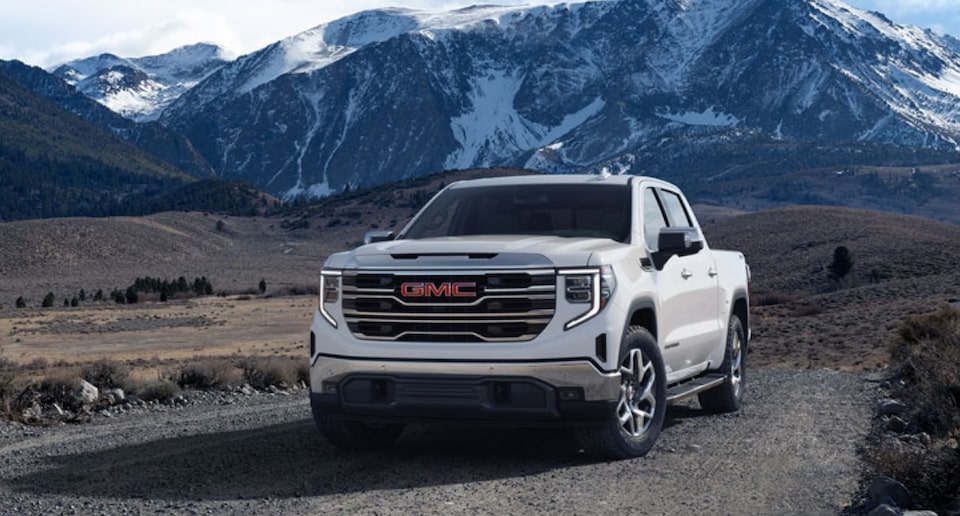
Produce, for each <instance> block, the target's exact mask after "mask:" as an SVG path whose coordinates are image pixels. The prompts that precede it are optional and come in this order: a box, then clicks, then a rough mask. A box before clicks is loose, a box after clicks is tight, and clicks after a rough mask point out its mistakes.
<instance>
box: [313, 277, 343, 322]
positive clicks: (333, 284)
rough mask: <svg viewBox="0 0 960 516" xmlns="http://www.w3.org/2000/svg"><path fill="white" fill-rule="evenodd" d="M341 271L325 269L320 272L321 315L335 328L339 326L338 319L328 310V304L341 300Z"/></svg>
mask: <svg viewBox="0 0 960 516" xmlns="http://www.w3.org/2000/svg"><path fill="white" fill-rule="evenodd" d="M341 275H342V273H341V272H340V271H323V272H321V273H320V289H319V293H320V299H319V302H318V309H319V310H320V315H322V316H323V318H324V319H326V320H327V322H328V323H330V325H331V326H333V327H334V328H336V327H337V320H336V319H334V318H333V315H331V314H330V312H328V311H327V306H326V305H328V304H336V303H338V302H340V276H341Z"/></svg>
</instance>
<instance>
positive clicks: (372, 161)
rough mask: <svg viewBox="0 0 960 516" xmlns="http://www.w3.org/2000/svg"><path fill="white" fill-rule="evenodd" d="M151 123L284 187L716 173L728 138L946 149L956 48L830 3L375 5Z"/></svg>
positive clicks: (226, 167) (260, 56)
mask: <svg viewBox="0 0 960 516" xmlns="http://www.w3.org/2000/svg"><path fill="white" fill-rule="evenodd" d="M160 120H161V122H163V123H164V124H166V125H167V126H169V127H171V128H173V129H175V130H177V131H180V132H182V133H183V134H185V135H186V136H187V137H188V138H189V139H190V140H191V141H192V142H193V143H194V145H195V146H196V147H197V149H198V150H199V151H200V152H201V153H202V154H203V155H204V156H205V157H206V159H207V160H208V161H209V162H210V163H211V165H212V166H213V167H214V168H215V169H216V170H218V171H219V173H220V174H221V175H222V176H225V177H237V178H242V179H246V180H249V181H251V182H253V183H254V184H256V185H258V186H260V187H261V188H264V189H266V190H268V191H271V192H274V193H279V194H287V195H293V194H297V193H301V192H309V193H312V194H317V195H322V194H325V193H329V192H330V191H338V190H340V189H341V188H343V187H344V186H345V185H351V186H354V187H356V186H370V185H375V184H379V183H382V182H386V181H390V180H395V179H400V178H405V177H412V176H417V175H422V174H427V173H431V172H437V171H441V170H444V169H452V168H468V167H478V166H494V165H513V166H527V167H530V168H536V169H541V170H549V171H556V172H568V171H575V170H582V169H589V168H591V167H596V166H599V165H603V166H608V167H612V168H613V169H614V170H619V171H627V170H629V171H630V172H631V173H656V174H657V175H660V176H666V177H668V178H669V173H670V170H671V167H674V166H676V163H677V162H680V161H683V160H685V159H686V160H690V159H693V158H691V156H694V157H696V159H697V161H698V163H703V164H702V166H701V168H702V169H703V172H702V173H703V174H718V173H721V172H722V171H721V170H718V169H717V168H716V166H714V165H713V164H712V163H711V161H710V155H709V153H710V152H711V149H715V148H716V147H717V146H718V145H728V144H730V143H738V142H740V143H742V142H749V141H762V142H785V141H786V142H792V141H796V142H814V143H818V142H819V143H831V144H832V143H856V142H868V143H870V142H874V143H889V144H896V145H904V146H914V147H927V148H934V149H945V150H951V151H952V150H956V149H957V148H958V146H960V42H958V41H957V40H956V39H953V38H951V37H949V36H942V35H938V34H935V33H932V32H929V31H925V30H921V29H918V28H914V27H904V26H900V25H897V24H894V23H892V22H890V21H889V20H887V19H886V18H884V17H883V16H882V15H879V14H876V13H867V12H864V11H860V10H857V9H854V8H852V7H850V6H848V5H846V4H844V3H842V2H840V1H838V0H621V1H599V2H588V3H578V4H561V5H556V6H552V7H547V6H543V7H522V8H517V7H471V8H466V9H461V10H456V11H451V12H441V13H430V12H423V11H412V10H403V9H387V10H377V11H368V12H363V13H360V14H357V15H354V16H350V17H347V18H343V19H341V20H338V21H335V22H332V23H330V24H327V25H321V26H319V27H316V28H314V29H312V30H309V31H306V32H304V33H301V34H298V35H295V36H293V37H291V38H288V39H285V40H282V41H280V42H277V43H275V44H273V45H270V46H268V47H266V48H264V49H262V50H260V51H258V52H255V53H252V54H249V55H247V56H243V57H241V58H239V59H237V60H236V61H234V62H231V63H228V64H225V65H223V66H221V67H219V68H218V69H216V71H214V72H213V73H211V74H210V75H209V77H207V78H206V79H205V80H203V81H202V82H200V83H199V84H197V85H196V86H195V87H194V88H192V89H190V90H189V91H187V92H186V93H184V94H183V95H182V96H180V97H179V98H178V99H177V100H176V101H175V102H173V103H172V104H171V105H170V107H169V108H167V109H166V110H165V111H164V112H163V114H162V116H161V118H160Z"/></svg>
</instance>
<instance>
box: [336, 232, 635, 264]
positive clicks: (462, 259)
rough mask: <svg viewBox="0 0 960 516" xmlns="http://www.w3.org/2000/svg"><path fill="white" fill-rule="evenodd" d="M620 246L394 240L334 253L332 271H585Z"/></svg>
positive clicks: (518, 238) (540, 239) (576, 241)
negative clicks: (601, 255)
mask: <svg viewBox="0 0 960 516" xmlns="http://www.w3.org/2000/svg"><path fill="white" fill-rule="evenodd" d="M623 246H624V244H621V243H619V242H615V241H613V240H609V239H601V238H562V237H552V236H525V235H508V236H489V235H484V236H466V237H445V238H430V239H423V240H395V241H391V242H379V243H376V244H370V245H365V246H363V247H359V248H357V249H355V250H353V251H348V252H344V253H337V254H334V255H331V256H330V258H328V259H327V263H326V265H325V267H328V268H334V269H356V268H360V269H367V268H369V269H391V270H393V269H423V268H434V269H464V268H467V269H473V268H496V269H505V268H507V269H517V268H543V267H584V266H587V265H594V264H591V258H592V257H594V255H595V254H597V253H600V252H602V251H606V250H612V249H618V248H621V247H623Z"/></svg>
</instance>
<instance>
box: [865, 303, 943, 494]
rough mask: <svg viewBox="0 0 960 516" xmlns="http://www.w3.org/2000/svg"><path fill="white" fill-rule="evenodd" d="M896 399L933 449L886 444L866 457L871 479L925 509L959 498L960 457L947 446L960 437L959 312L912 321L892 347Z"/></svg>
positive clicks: (914, 430) (890, 440)
mask: <svg viewBox="0 0 960 516" xmlns="http://www.w3.org/2000/svg"><path fill="white" fill-rule="evenodd" d="M891 357H892V360H893V363H894V364H896V366H895V367H896V377H895V380H896V381H894V382H891V383H892V384H893V386H894V387H893V392H892V393H891V394H892V395H893V396H894V397H895V398H897V399H899V400H901V401H903V402H905V403H906V404H907V406H908V407H910V409H909V411H908V413H907V414H905V415H903V416H902V417H903V418H904V419H906V420H907V429H908V431H909V432H910V433H919V432H924V433H926V434H928V435H929V436H930V437H931V438H932V445H930V446H920V445H917V444H913V443H909V442H908V443H904V442H902V441H901V440H900V439H896V438H884V439H882V440H880V442H879V443H877V444H875V445H874V446H872V447H870V448H868V449H867V450H866V451H865V452H864V459H865V462H866V464H867V465H868V467H869V469H870V470H871V473H873V474H876V475H886V476H889V477H891V478H894V479H896V480H898V481H899V482H901V483H903V484H904V485H905V486H906V487H907V488H908V489H909V490H910V492H911V494H913V496H914V501H915V502H916V503H917V505H918V506H921V507H936V506H938V505H940V504H942V503H945V502H946V501H949V500H950V499H952V498H954V497H956V496H957V495H960V476H958V475H957V474H956V472H957V471H960V453H958V452H957V451H956V450H954V449H951V448H950V447H949V446H945V445H944V444H943V443H944V442H947V441H949V439H951V438H953V439H956V438H958V437H960V311H958V310H952V309H944V310H942V311H940V312H938V313H936V314H933V315H927V316H922V317H916V318H912V319H909V320H907V321H905V322H904V323H903V325H902V326H901V327H900V329H899V332H898V336H897V338H896V339H894V342H893V344H892V346H891Z"/></svg>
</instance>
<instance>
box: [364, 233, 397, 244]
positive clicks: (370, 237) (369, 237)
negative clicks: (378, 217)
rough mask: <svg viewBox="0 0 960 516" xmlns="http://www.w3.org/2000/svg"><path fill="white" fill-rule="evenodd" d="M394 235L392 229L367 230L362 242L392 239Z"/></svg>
mask: <svg viewBox="0 0 960 516" xmlns="http://www.w3.org/2000/svg"><path fill="white" fill-rule="evenodd" d="M395 236H396V235H394V234H393V231H368V232H367V234H366V235H363V243H364V244H375V243H377V242H387V241H389V240H393V238H394V237H395Z"/></svg>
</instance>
